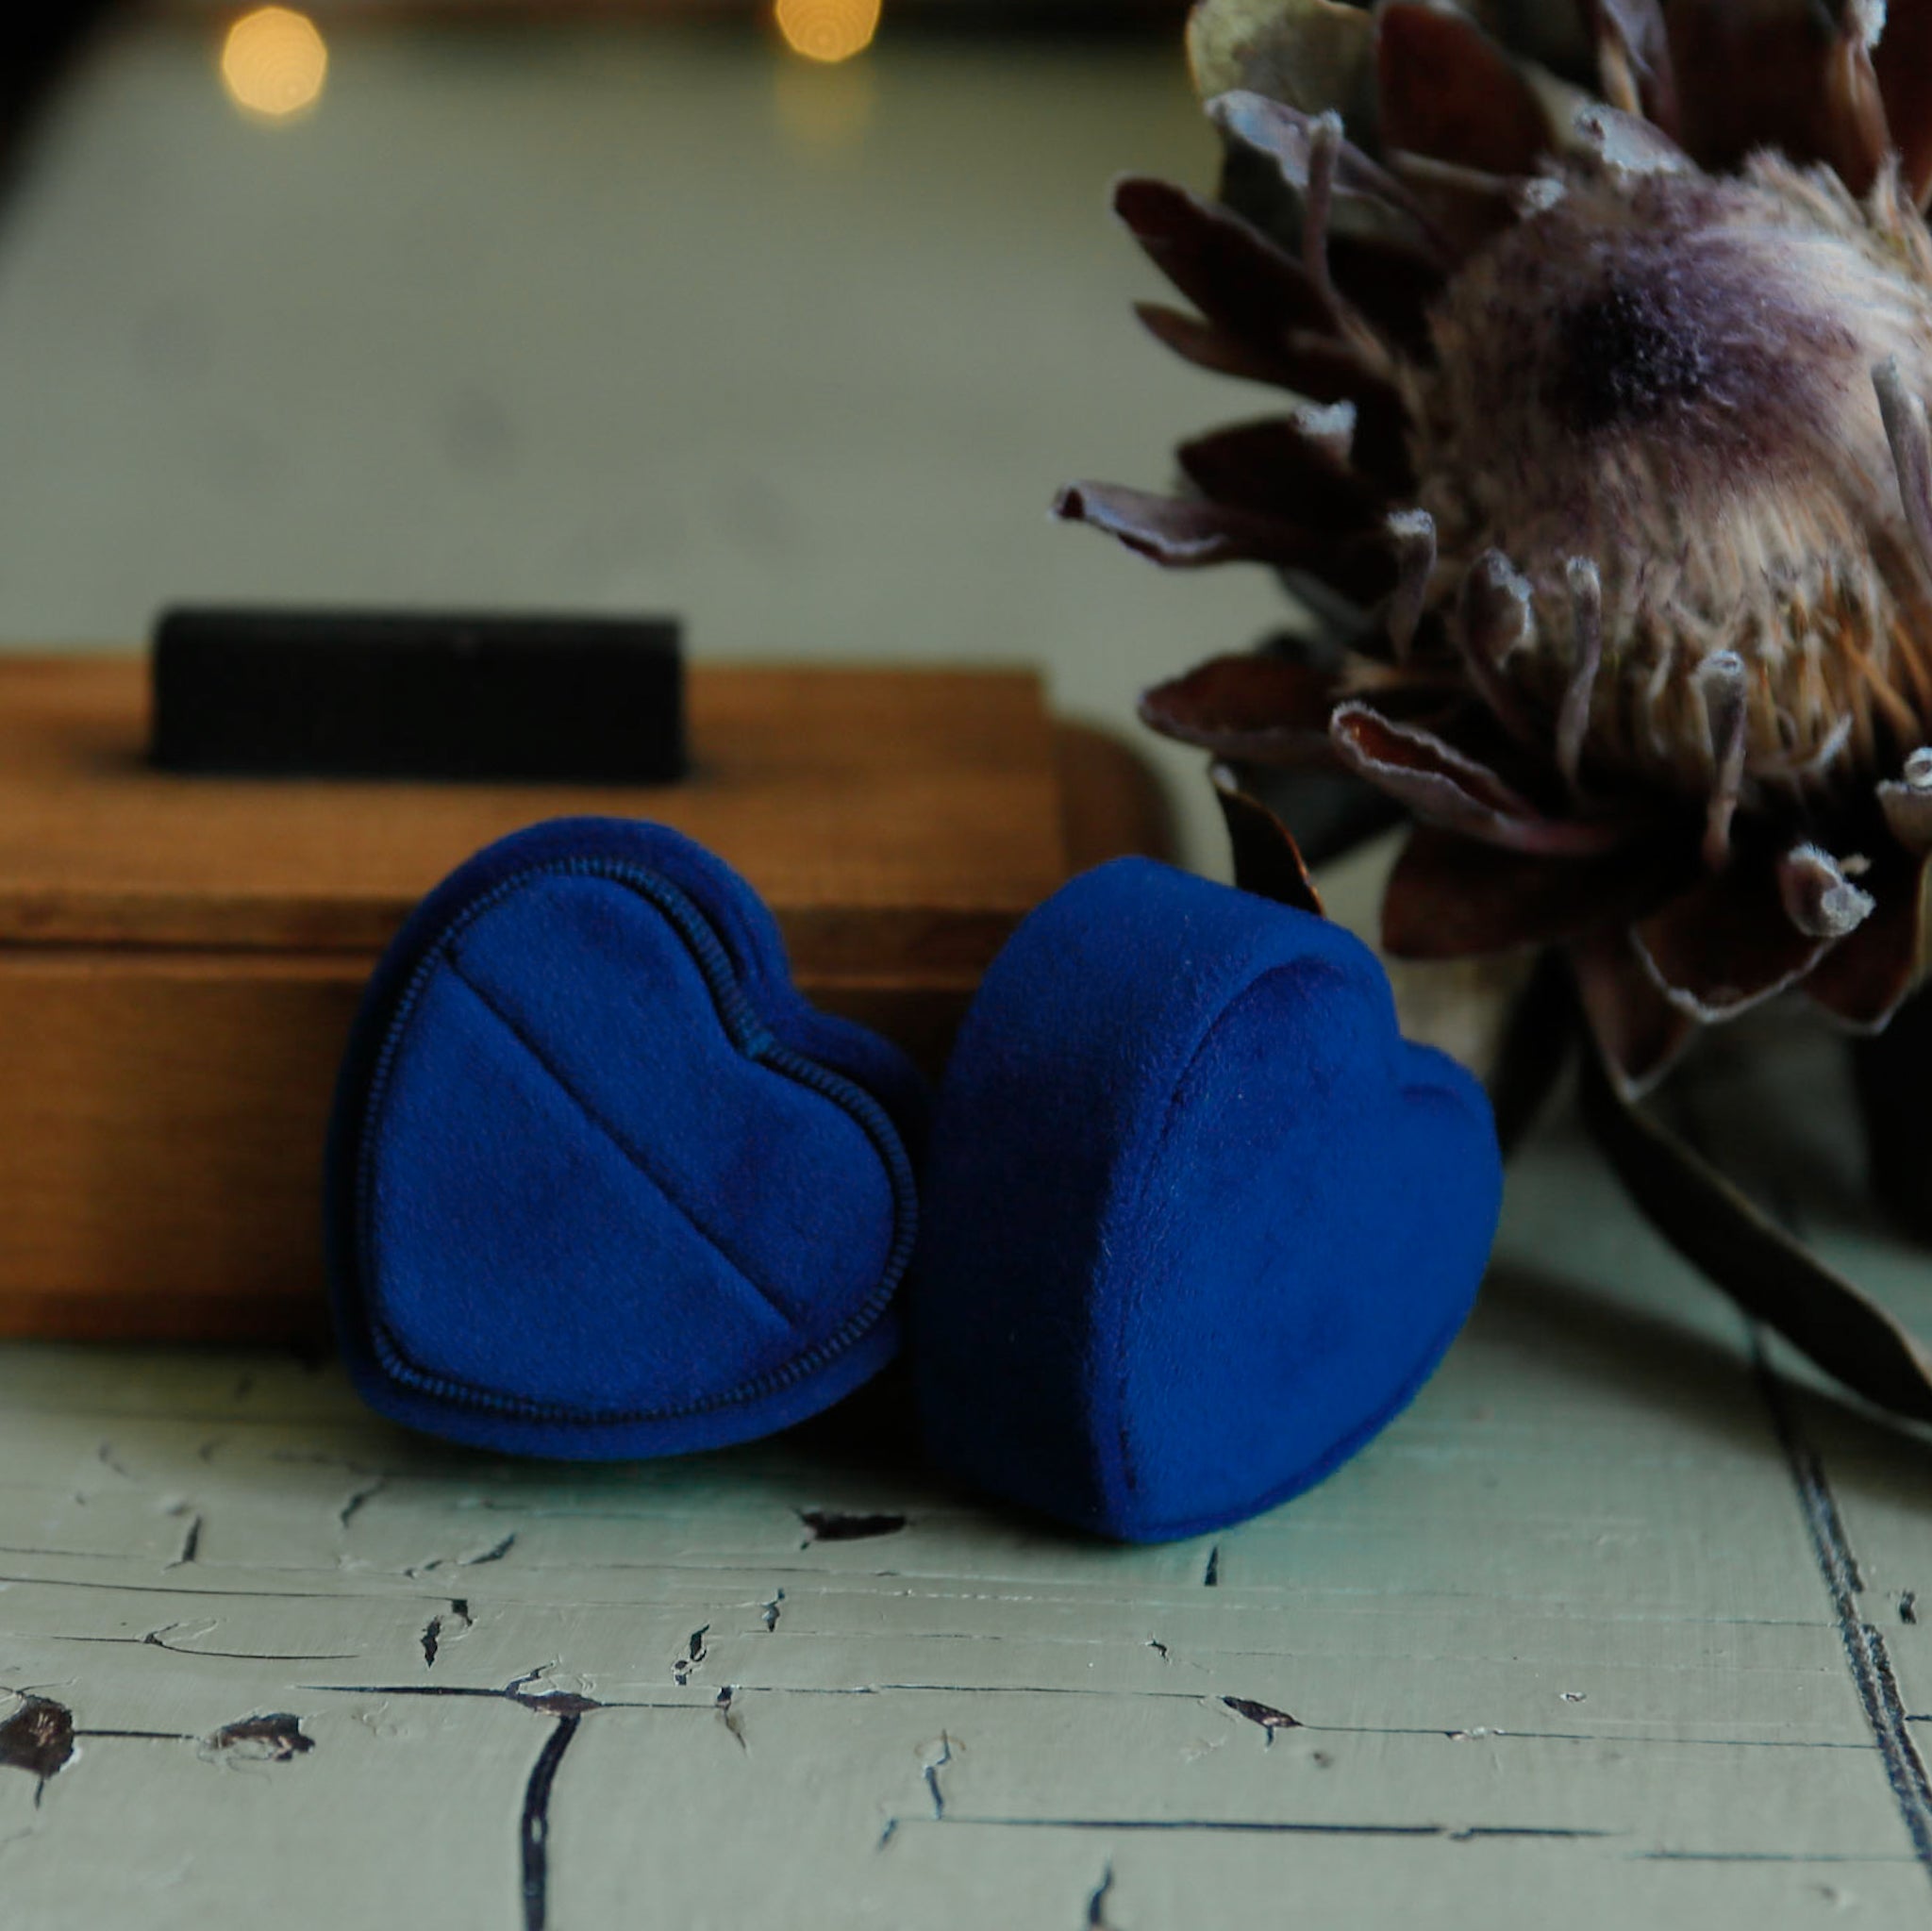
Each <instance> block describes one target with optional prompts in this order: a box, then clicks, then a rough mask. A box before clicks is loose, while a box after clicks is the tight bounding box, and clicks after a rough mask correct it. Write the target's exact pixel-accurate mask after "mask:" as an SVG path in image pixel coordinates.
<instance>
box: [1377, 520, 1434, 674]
mask: <svg viewBox="0 0 1932 1931" xmlns="http://www.w3.org/2000/svg"><path fill="white" fill-rule="evenodd" d="M1382 527H1383V533H1384V534H1385V535H1386V536H1387V538H1388V539H1389V546H1390V549H1391V552H1392V553H1393V555H1394V558H1395V588H1394V590H1393V591H1391V594H1390V598H1389V608H1388V610H1387V611H1386V612H1385V613H1384V616H1383V619H1382V627H1383V629H1384V630H1385V631H1386V632H1387V633H1388V637H1389V644H1390V648H1391V650H1392V651H1393V652H1394V653H1395V660H1396V661H1397V662H1398V663H1404V662H1406V661H1407V658H1408V653H1409V646H1410V645H1411V644H1412V643H1413V642H1414V641H1415V634H1416V631H1417V629H1418V628H1419V627H1420V626H1421V624H1422V621H1423V616H1424V610H1425V609H1426V608H1427V602H1428V594H1429V582H1430V579H1431V578H1432V577H1433V576H1434V575H1435V574H1436V520H1435V518H1434V517H1432V516H1431V515H1430V514H1429V512H1428V511H1427V510H1426V509H1398V510H1397V511H1396V512H1395V513H1394V514H1393V515H1392V516H1391V517H1390V518H1389V519H1388V520H1387V521H1386V522H1385V523H1384V524H1383V525H1382Z"/></svg>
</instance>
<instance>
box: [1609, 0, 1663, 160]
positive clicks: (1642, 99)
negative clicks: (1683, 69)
mask: <svg viewBox="0 0 1932 1931" xmlns="http://www.w3.org/2000/svg"><path fill="white" fill-rule="evenodd" d="M1591 13H1592V14H1593V15H1594V16H1595V24H1596V41H1597V68H1598V72H1599V75H1601V78H1602V81H1603V92H1604V98H1605V99H1606V100H1607V101H1608V102H1610V104H1611V105H1612V106H1613V107H1616V108H1622V109H1623V110H1624V113H1625V114H1628V115H1637V114H1641V115H1643V116H1645V117H1646V118H1647V119H1648V120H1650V121H1652V122H1654V123H1655V124H1656V125H1657V126H1658V127H1661V128H1663V129H1665V130H1667V131H1669V130H1674V128H1675V127H1676V125H1677V76H1676V72H1675V70H1674V68H1673V67H1672V65H1671V44H1670V36H1669V34H1668V33H1667V31H1666V30H1665V27H1664V16H1663V8H1661V7H1660V6H1659V5H1658V0H1592V5H1591Z"/></svg>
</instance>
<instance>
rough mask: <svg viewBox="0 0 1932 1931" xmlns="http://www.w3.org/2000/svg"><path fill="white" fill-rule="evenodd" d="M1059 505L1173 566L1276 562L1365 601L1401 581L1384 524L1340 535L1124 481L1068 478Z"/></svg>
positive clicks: (1070, 519)
mask: <svg viewBox="0 0 1932 1931" xmlns="http://www.w3.org/2000/svg"><path fill="white" fill-rule="evenodd" d="M1053 508H1054V514H1055V515H1056V516H1058V518H1059V519H1060V520H1061V521H1062V522H1064V523H1085V524H1091V525H1092V526H1093V527H1094V528H1095V529H1098V530H1104V531H1105V532H1106V533H1107V534H1108V536H1110V537H1113V538H1116V539H1117V540H1118V541H1121V542H1123V543H1124V544H1125V545H1126V546H1127V548H1128V549H1130V550H1134V551H1137V552H1139V554H1140V555H1141V556H1142V557H1148V558H1152V559H1153V560H1154V561H1155V562H1157V563H1159V564H1162V565H1164V566H1165V567H1166V568H1167V569H1170V570H1200V569H1204V568H1206V567H1208V565H1211V564H1216V563H1273V564H1274V565H1275V566H1277V567H1278V568H1281V569H1286V570H1305V571H1307V572H1308V573H1309V574H1311V575H1314V576H1318V577H1320V578H1321V580H1322V581H1323V582H1324V583H1326V584H1330V585H1332V586H1333V587H1334V588H1335V589H1336V590H1338V591H1341V593H1342V595H1343V596H1345V597H1348V598H1351V599H1352V600H1353V601H1355V602H1356V603H1357V604H1360V605H1362V606H1364V607H1366V606H1368V605H1371V604H1374V603H1375V602H1376V601H1378V600H1379V599H1380V598H1382V597H1385V596H1387V595H1388V593H1389V591H1390V588H1391V585H1392V584H1393V582H1394V580H1395V567H1394V562H1393V559H1392V558H1391V556H1390V554H1389V547H1388V542H1387V540H1386V538H1385V537H1384V535H1383V533H1382V532H1381V531H1380V530H1372V531H1370V532H1369V533H1368V534H1366V535H1364V536H1360V537H1336V536H1333V535H1330V534H1329V533H1327V532H1326V531H1322V530H1306V529H1301V528H1298V527H1297V526H1296V525H1295V524H1291V523H1285V522H1283V521H1282V520H1281V519H1279V518H1277V517H1272V516H1263V515H1259V514H1257V513H1256V512H1255V511H1253V510H1247V509H1237V508H1231V507H1230V506H1229V505H1227V504H1224V503H1205V502H1197V501H1194V500H1192V499H1191V498H1187V497H1179V496H1159V495H1156V494H1154V493H1153V492H1152V491H1147V490H1130V489H1127V488H1126V487H1125V486H1124V485H1122V484H1118V483H1089V482H1081V483H1070V484H1069V485H1068V486H1067V487H1066V488H1065V489H1064V490H1062V491H1060V493H1059V495H1058V498H1057V499H1056V500H1055V503H1054V507H1053Z"/></svg>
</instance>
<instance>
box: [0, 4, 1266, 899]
mask: <svg viewBox="0 0 1932 1931" xmlns="http://www.w3.org/2000/svg"><path fill="white" fill-rule="evenodd" d="M780 4H781V6H782V8H783V9H784V12H785V16H786V17H785V18H784V19H783V20H782V21H781V20H780V19H779V18H777V17H775V10H774V8H773V7H772V6H769V5H766V6H758V7H753V6H729V7H727V6H724V5H722V4H719V5H709V6H692V5H681V6H680V5H673V6H666V7H650V8H641V7H629V8H618V7H614V6H586V7H539V8H527V7H524V8H518V7H511V6H508V5H476V4H466V5H461V6H455V7H450V8H423V7H397V6H389V5H384V4H381V0H351V4H345V5H339V6H332V7H318V8H313V9H311V10H310V11H308V12H307V13H305V14H303V15H301V16H298V17H297V19H298V21H299V25H293V24H291V20H290V18H289V17H288V16H282V17H280V18H279V19H275V20H271V21H270V22H269V23H268V26H269V33H268V38H267V39H265V40H261V41H260V42H258V46H257V47H256V49H255V52H254V54H253V55H252V56H251V55H249V54H248V53H247V50H246V47H245V44H243V43H242V42H239V41H238V40H237V39H235V38H233V37H234V36H237V35H238V34H240V33H241V32H242V29H244V28H249V27H250V23H249V19H248V17H247V15H248V10H247V9H243V8H213V7H201V6H195V7H175V8H92V9H88V8H82V9H76V10H74V11H72V12H69V13H67V14H60V15H58V17H55V16H48V15H45V14H42V15H37V16H36V17H35V23H28V24H26V25H24V26H20V27H16V28H14V29H10V30H9V31H11V32H12V33H13V35H14V38H15V46H14V50H13V54H12V58H10V59H9V60H8V64H7V73H8V90H9V91H8V95H7V99H8V135H9V140H8V154H7V165H8V176H7V180H6V186H5V191H4V198H0V641H4V642H5V643H6V644H8V645H11V646H34V647H42V646H45V645H48V644H67V643H101V642H120V643H132V642H134V641H138V640H140V639H141V638H142V637H143V636H144V635H145V633H146V630H147V627H148V625H149V623H150V620H151V617H152V615H153V612H154V611H155V609H156V608H157V607H158V606H159V605H161V604H163V603H165V602H167V601H170V600H172V599H176V598H184V597H194V598H204V599H222V598H235V599H240V598H264V599H265V598H292V599H313V600H324V601H357V602H369V601H377V602H397V603H440V604H457V605H464V606H504V607H511V608H528V607H538V606H541V607H561V608H580V609H587V610H599V609H613V610H623V609H637V610H654V609H664V608H668V609H674V610H676V611H679V612H681V613H682V614H683V615H684V616H685V618H686V619H687V622H688V624H689V636H690V642H691V649H692V651H693V653H694V654H695V655H698V656H701V657H711V658H727V657H731V658H758V657H774V656H803V657H810V658H924V659H949V660H964V661H975V660H998V661H1023V662H1030V663H1037V664H1039V665H1041V667H1042V669H1043V670H1044V671H1045V672H1046V674H1047V675H1048V677H1049V679H1050V681H1051V685H1052V689H1053V691H1054V694H1055V698H1056V701H1057V702H1058V704H1059V705H1060V706H1061V707H1062V708H1064V709H1066V710H1068V711H1070V712H1073V713H1076V714H1079V715H1082V716H1086V717H1089V718H1094V719H1098V720H1101V721H1105V722H1110V723H1112V724H1116V725H1117V726H1119V727H1120V728H1122V729H1123V730H1124V731H1126V732H1128V733H1132V734H1134V735H1136V736H1137V737H1139V736H1140V735H1141V734H1140V733H1139V731H1138V727H1137V726H1136V725H1134V724H1132V722H1131V708H1132V704H1133V700H1134V697H1135V696H1136V694H1137V693H1138V691H1139V690H1140V689H1141V686H1143V685H1144V684H1146V683H1148V682H1150V681H1152V680H1153V679H1155V678H1157V677H1159V676H1161V675H1164V674H1169V673H1171V672H1173V671H1174V670H1177V669H1180V668H1183V667H1185V666H1186V665H1187V664H1188V663H1190V662H1191V661H1192V660H1194V659H1195V658H1198V657H1200V656H1202V655H1204V654H1206V653H1208V652H1209V651H1212V650H1214V649H1218V648H1235V647H1239V646H1241V645H1242V644H1245V643H1246V642H1248V641H1252V639H1253V638H1254V637H1255V636H1256V635H1257V634H1258V633H1259V632H1260V631H1261V630H1262V629H1264V628H1265V627H1267V626H1268V625H1269V624H1272V623H1274V622H1275V621H1277V619H1278V617H1279V614H1280V607H1279V604H1278V600H1277V598H1276V595H1275V593H1274V589H1273V587H1272V585H1271V584H1270V583H1269V581H1268V580H1267V579H1266V578H1265V576H1263V575H1262V574H1260V573H1258V572H1250V571H1237V572H1235V573H1231V574H1229V573H1224V574H1219V575H1215V576H1209V577H1191V578H1190V577H1180V578H1176V577H1168V576H1163V575H1161V574H1158V573H1157V572H1156V571H1155V570H1154V569H1153V568H1152V567H1151V566H1148V565H1145V564H1143V563H1141V562H1140V561H1138V560H1137V559H1135V558H1130V557H1128V556H1127V555H1125V554H1124V552H1121V551H1118V550H1116V549H1114V548H1113V547H1112V546H1111V545H1109V544H1108V543H1107V542H1106V541H1104V540H1102V539H1100V538H1098V537H1096V536H1094V535H1093V534H1091V532H1088V531H1084V530H1079V529H1073V528H1068V527H1063V526H1060V525H1057V524H1051V523H1050V522H1049V521H1048V519H1047V515H1046V509H1047V505H1048V503H1049V501H1050V499H1051V497H1052V494H1053V491H1054V490H1055V487H1056V486H1057V485H1058V483H1060V482H1061V481H1064V480H1066V479H1067V478H1069V477H1072V476H1074V475H1085V474H1094V475H1103V476H1108V477H1112V478H1116V479H1119V480H1123V481H1131V482H1137V483H1141V484H1146V485H1159V484H1161V483H1163V482H1165V481H1166V480H1168V478H1169V476H1170V474H1171V469H1170V462H1169V458H1168V453H1167V452H1168V449H1169V446H1170V445H1171V444H1172V442H1173V441H1174V440H1175V439H1176V438H1177V437H1179V436H1180V435H1183V434H1186V433H1191V432H1192V431H1194V430H1196V429H1198V428H1200V427H1203V426H1206V425H1208V424H1210V423H1212V422H1214V421H1216V420H1233V419H1236V418H1238V417H1241V416H1243V415H1249V414H1258V413H1262V412H1265V410H1266V409H1267V408H1268V406H1269V405H1268V398H1267V397H1266V396H1265V395H1264V394H1262V393H1259V392H1257V391H1243V390H1242V389H1241V388H1240V387H1239V386H1238V385H1233V384H1228V383H1224V382H1220V381H1217V380H1216V379H1215V378H1212V377H1210V376H1208V375H1202V374H1199V373H1197V372H1193V371H1191V370H1188V369H1186V368H1184V367H1182V366H1181V365H1179V364H1178V363H1176V362H1175V361H1174V359H1173V358H1170V357H1168V356H1166V355H1164V354H1163V353H1162V352H1161V351H1159V350H1158V348H1157V347H1156V346H1155V344H1154V343H1153V342H1152V341H1150V340H1148V339H1147V338H1145V337H1144V336H1143V335H1142V333H1141V330H1140V328H1139V326H1138V325H1137V324H1136V323H1135V321H1134V319H1133V317H1132V314H1131V312H1130V307H1129V305H1130V303H1131V301H1132V300H1133V299H1134V298H1135V297H1136V296H1137V295H1142V294H1151V293H1154V292H1155V291H1156V290H1157V286H1158V278H1157V277H1156V275H1154V272H1153V271H1152V270H1151V269H1150V268H1149V267H1148V266H1147V265H1146V264H1145V263H1144V262H1143V261H1142V260H1141V258H1140V257H1139V255H1138V253H1137V251H1136V250H1135V249H1134V247H1133V245H1132V244H1131V242H1130V241H1128V240H1127V238H1126V237H1125V235H1124V233H1123V232H1122V231H1121V230H1119V229H1118V228H1117V227H1116V225H1114V224H1113V222H1112V221H1111V219H1110V217H1109V216H1108V212H1107V208H1106V198H1107V190H1108V182H1109V180H1110V179H1111V177H1112V176H1113V175H1115V174H1116V173H1118V172H1121V171H1125V170H1135V171H1147V172H1154V173H1159V174H1165V175H1172V176H1174V177H1176V178H1180V179H1184V180H1191V181H1193V182H1195V183H1198V184H1202V185H1206V184H1207V183H1208V180H1209V179H1210V178H1211V169H1212V149H1211V143H1210V140H1209V137H1208V133H1207V131H1206V129H1205V127H1204V126H1203V125H1202V124H1201V123H1200V121H1199V119H1198V116H1197V113H1196V110H1195V108H1194V105H1193V102H1192V99H1191V93H1190V90H1189V87H1188V82H1187V76H1186V72H1185V66H1184V62H1183V60H1182V58H1181V54H1180V46H1179V32H1178V18H1179V14H1180V11H1181V10H1182V9H1180V8H1178V7H1175V6H1171V5H1154V4H1152V0H1149V4H1145V5H1141V4H1131V5H1124V6H1113V7H1107V6H1103V5H1102V4H1101V0H1091V4H1086V5H1082V4H1078V0H1068V4H1066V5H1055V6H1051V7H1048V6H1041V5H1034V4H1032V0H1028V4H1027V5H1025V6H1024V7H1015V6H991V7H984V8H973V7H967V6H960V5H953V4H949V0H884V6H883V9H882V10H880V9H878V8H875V7H874V5H873V0H851V4H850V5H848V4H847V0H780ZM1021 22H1024V30H1021V27H1020V26H1019V25H1016V23H1021ZM36 24H37V25H36ZM57 28H58V30H56V29H57ZM250 30H252V31H254V32H256V33H257V34H258V35H259V34H261V33H262V31H263V28H262V25H261V20H260V19H259V18H258V19H257V20H256V22H255V25H254V26H253V27H252V29H250ZM35 33H37V34H38V36H39V39H38V42H36V43H35V45H33V46H31V47H30V46H29V45H28V44H27V42H28V40H29V39H31V38H32V35H33V34H35ZM305 34H306V36H307V38H305ZM788 36H789V38H788ZM238 47H240V48H241V51H240V52H239V53H238ZM801 49H803V51H800V50H801ZM814 55H816V56H819V57H824V56H828V55H829V56H835V57H837V58H812V57H813V56H814ZM251 59H252V61H253V65H252V66H251V65H250V61H251ZM1143 741H1144V740H1143ZM1150 748H1151V747H1150ZM1157 755H1158V756H1159V757H1161V758H1162V760H1163V769H1164V771H1165V772H1166V773H1167V774H1168V775H1169V776H1170V778H1171V779H1172V780H1173V783H1174V791H1175V795H1176V797H1177V799H1178V800H1179V801H1180V802H1181V804H1182V805H1183V807H1184V811H1185V823H1186V824H1187V826H1188V833H1189V841H1190V844H1189V849H1190V854H1191V856H1192V857H1195V858H1196V860H1197V861H1205V862H1208V863H1209V864H1211V865H1218V864H1219V862H1220V840H1219V836H1218V831H1217V830H1216V828H1215V827H1214V825H1213V824H1212V823H1211V820H1212V816H1213V814H1212V807H1211V806H1210V805H1208V802H1207V797H1206V784H1205V780H1204V778H1203V777H1202V775H1201V772H1200V769H1199V761H1198V760H1197V759H1196V758H1194V757H1191V756H1189V755H1186V754H1178V753H1170V752H1168V751H1166V750H1165V749H1164V748H1163V749H1162V750H1161V751H1160V752H1159V753H1158V754H1157Z"/></svg>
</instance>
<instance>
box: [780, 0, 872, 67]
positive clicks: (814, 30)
mask: <svg viewBox="0 0 1932 1931" xmlns="http://www.w3.org/2000/svg"><path fill="white" fill-rule="evenodd" d="M773 17H774V19H775V20H776V21H777V23H778V31H779V32H780V33H781V34H783V35H784V36H785V44H786V45H787V46H788V47H790V48H791V51H792V52H793V53H794V54H803V55H804V56H805V58H807V59H808V60H849V59H851V58H852V57H853V55H855V54H862V53H863V52H864V51H865V50H866V48H868V47H869V46H871V45H872V37H873V35H874V34H875V33H876V32H877V31H878V25H879V0H776V5H775V6H774V8H773Z"/></svg>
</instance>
